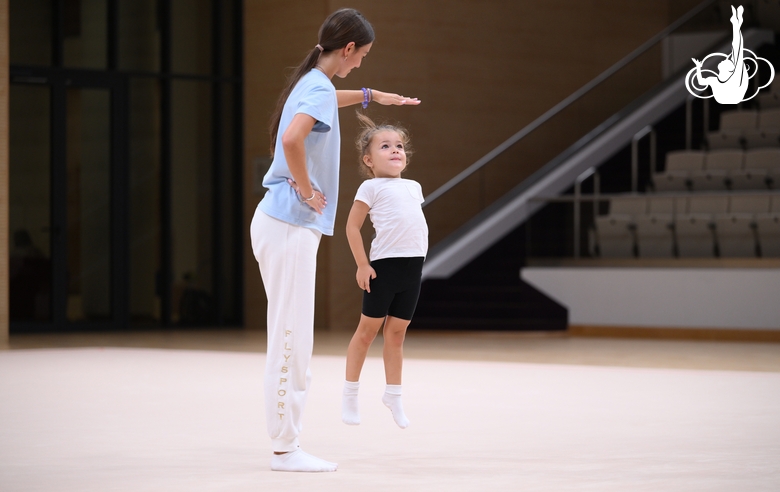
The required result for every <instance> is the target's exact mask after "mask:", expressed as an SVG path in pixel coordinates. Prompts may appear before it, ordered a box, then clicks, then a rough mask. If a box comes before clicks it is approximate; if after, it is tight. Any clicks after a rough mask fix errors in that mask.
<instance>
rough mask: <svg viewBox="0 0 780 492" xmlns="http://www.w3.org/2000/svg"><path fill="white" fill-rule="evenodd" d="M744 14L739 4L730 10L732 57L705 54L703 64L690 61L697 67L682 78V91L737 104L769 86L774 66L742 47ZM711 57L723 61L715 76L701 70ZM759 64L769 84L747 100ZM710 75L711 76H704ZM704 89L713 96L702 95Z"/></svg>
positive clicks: (712, 72)
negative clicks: (763, 64)
mask: <svg viewBox="0 0 780 492" xmlns="http://www.w3.org/2000/svg"><path fill="white" fill-rule="evenodd" d="M743 12H744V9H743V8H742V6H741V5H740V6H739V8H738V9H736V10H735V9H734V7H733V6H732V7H731V13H732V15H731V27H732V39H731V54H729V55H725V54H723V53H712V54H710V55H707V57H706V58H704V59H703V60H702V61H699V60H697V59H696V58H692V60H693V63H694V64H695V65H696V66H695V67H694V68H692V69H691V70H690V71H689V72H688V74H687V75H686V76H685V88H686V89H688V92H690V93H691V94H692V95H694V96H696V97H698V98H701V99H709V98H711V97H714V98H715V100H716V101H717V102H719V103H720V104H739V103H741V102H744V101H749V100H750V99H753V98H754V97H756V94H758V91H760V90H761V89H763V88H764V87H766V86H768V85H769V84H771V83H772V80H773V79H774V78H775V67H773V66H772V64H771V63H769V61H767V60H766V59H764V58H761V57H760V56H756V54H755V53H753V52H752V51H750V50H749V49H747V48H745V46H744V44H743V40H742V32H741V31H740V27H742V13H743ZM710 58H715V59H718V58H723V60H721V62H720V63H718V73H715V71H713V70H709V69H703V68H702V65H704V63H705V62H706V61H707V60H709V59H710ZM761 62H764V63H766V65H767V66H768V67H769V70H770V75H769V81H768V82H767V83H766V84H764V85H762V86H761V87H758V88H757V89H756V90H755V92H754V93H753V94H751V95H750V96H749V97H745V94H747V91H748V86H749V83H750V79H752V78H753V77H755V76H756V75H758V68H759V65H760V64H761ZM710 74H711V75H714V76H711V77H705V76H704V75H710ZM756 85H758V84H756ZM707 87H710V88H711V89H712V94H710V95H702V94H703V93H705V91H706V90H707Z"/></svg>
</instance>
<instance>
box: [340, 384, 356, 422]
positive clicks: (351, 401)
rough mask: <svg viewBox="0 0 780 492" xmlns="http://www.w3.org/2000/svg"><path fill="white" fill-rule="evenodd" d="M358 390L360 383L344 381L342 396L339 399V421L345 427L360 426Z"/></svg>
mask: <svg viewBox="0 0 780 492" xmlns="http://www.w3.org/2000/svg"><path fill="white" fill-rule="evenodd" d="M358 389H360V381H344V395H343V396H342V397H341V420H342V421H343V422H344V423H345V424H347V425H359V424H360V411H359V410H358Z"/></svg>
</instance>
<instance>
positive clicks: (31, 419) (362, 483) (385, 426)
mask: <svg viewBox="0 0 780 492" xmlns="http://www.w3.org/2000/svg"><path fill="white" fill-rule="evenodd" d="M264 362H265V355H264V354H261V353H238V352H209V351H196V350H159V349H136V348H106V349H101V348H86V349H84V348H80V349H76V348H74V349H39V350H14V351H6V352H0V490H1V491H3V492H16V491H46V492H56V491H80V492H81V491H84V492H86V491H101V492H104V491H106V492H107V491H138V492H140V491H285V492H292V491H317V492H319V491H325V492H327V491H357V490H366V491H395V490H402V491H406V492H409V491H418V490H419V491H438V490H442V491H444V490H446V491H485V490H500V491H504V490H523V491H570V490H577V491H579V490H585V491H588V490H593V491H621V492H624V491H696V492H699V491H729V492H731V491H751V492H757V491H777V490H780V373H776V372H750V371H712V370H707V371H702V370H687V369H654V368H630V367H597V366H585V365H553V364H534V363H513V362H484V361H482V362H481V361H453V360H426V359H408V360H407V361H406V363H405V373H404V376H405V383H404V403H405V407H406V413H407V415H408V417H409V419H410V420H411V426H410V427H409V428H408V429H406V430H401V429H399V428H397V427H396V426H395V424H394V422H393V420H392V417H391V416H390V412H389V411H388V410H387V409H386V408H385V407H384V406H383V405H382V403H381V401H380V398H381V395H382V392H383V390H384V378H383V368H382V361H381V359H379V358H373V357H372V358H369V359H368V360H367V363H366V366H365V370H364V373H363V377H362V378H361V380H362V384H361V386H362V388H361V395H360V404H361V416H362V420H363V423H362V425H360V426H357V427H350V426H346V425H344V424H342V423H341V420H340V398H341V387H342V381H343V369H344V359H343V358H342V357H335V356H327V355H317V356H315V357H314V359H313V361H312V372H313V376H314V377H313V384H312V388H311V391H310V397H309V403H308V406H307V409H306V412H305V418H304V422H305V429H304V431H303V434H302V436H301V441H302V445H303V448H304V449H305V450H306V451H307V452H309V453H311V454H314V455H317V456H320V457H322V458H325V459H327V460H330V461H335V462H338V463H339V470H338V471H337V472H335V473H326V474H297V473H281V472H271V471H270V469H269V460H270V455H271V449H270V445H269V441H268V438H267V436H266V433H265V422H264V417H263V405H262V403H263V402H262V379H261V378H262V372H263V366H264Z"/></svg>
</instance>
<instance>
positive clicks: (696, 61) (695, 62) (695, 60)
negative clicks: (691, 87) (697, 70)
mask: <svg viewBox="0 0 780 492" xmlns="http://www.w3.org/2000/svg"><path fill="white" fill-rule="evenodd" d="M691 60H693V63H694V64H695V65H696V66H697V67H701V62H700V61H699V60H697V59H696V58H691Z"/></svg>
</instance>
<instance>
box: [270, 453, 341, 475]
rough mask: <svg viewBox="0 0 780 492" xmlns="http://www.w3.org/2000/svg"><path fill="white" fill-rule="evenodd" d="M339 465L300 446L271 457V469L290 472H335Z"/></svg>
mask: <svg viewBox="0 0 780 492" xmlns="http://www.w3.org/2000/svg"><path fill="white" fill-rule="evenodd" d="M338 466H339V465H337V464H336V463H331V462H330V461H325V460H323V459H320V458H317V457H316V456H312V455H310V454H308V453H304V452H303V451H302V450H301V449H300V448H298V449H296V450H295V451H290V452H289V453H284V454H275V455H274V456H273V458H271V470H273V471H288V472H333V471H336V469H337V468H338Z"/></svg>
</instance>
